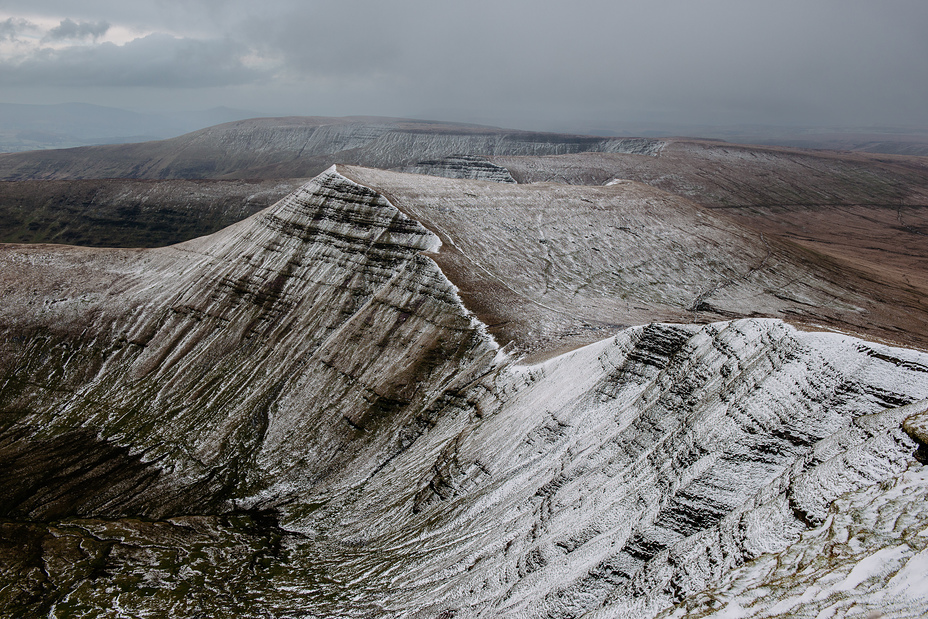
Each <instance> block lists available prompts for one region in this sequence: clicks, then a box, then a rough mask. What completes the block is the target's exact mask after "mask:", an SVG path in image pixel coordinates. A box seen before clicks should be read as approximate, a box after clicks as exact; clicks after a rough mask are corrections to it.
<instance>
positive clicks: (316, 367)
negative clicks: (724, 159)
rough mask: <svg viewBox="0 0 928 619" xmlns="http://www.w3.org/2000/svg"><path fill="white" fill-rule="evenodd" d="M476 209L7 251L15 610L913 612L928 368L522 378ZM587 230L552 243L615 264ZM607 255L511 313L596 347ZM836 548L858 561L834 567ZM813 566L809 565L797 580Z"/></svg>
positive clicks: (524, 286)
mask: <svg viewBox="0 0 928 619" xmlns="http://www.w3.org/2000/svg"><path fill="white" fill-rule="evenodd" d="M414 179H418V180H414ZM416 183H418V185H416ZM460 183H465V181H448V180H445V179H429V178H424V177H413V176H411V175H398V174H393V175H388V174H386V173H383V174H382V173H376V172H371V171H367V172H365V171H363V170H359V169H357V168H335V169H331V170H329V171H327V172H326V173H324V174H322V175H320V176H319V177H318V178H316V179H314V180H313V181H312V182H311V183H309V184H307V185H306V186H304V187H303V188H302V189H300V190H299V191H297V192H295V193H294V194H292V195H291V196H290V197H288V198H287V199H285V200H283V201H281V202H280V203H278V204H277V205H275V206H273V207H271V208H269V209H268V210H266V211H263V212H261V213H259V214H257V215H255V216H253V217H251V218H249V219H247V220H245V221H243V222H240V223H238V224H235V225H234V226H232V227H230V228H227V229H225V230H223V231H221V232H219V233H217V234H214V235H212V236H209V237H203V238H201V239H196V240H194V241H190V242H187V243H183V244H181V245H176V246H173V247H169V248H162V249H154V250H90V249H86V248H67V247H52V246H44V247H42V246H38V247H37V246H5V247H2V248H0V260H2V268H0V283H2V287H3V288H2V289H3V291H4V298H5V301H6V302H5V303H4V304H3V305H2V307H0V328H2V334H0V335H2V338H0V342H2V344H0V346H2V347H0V377H2V379H0V380H2V382H0V415H2V416H0V420H2V426H0V428H2V433H0V469H2V470H4V471H7V472H8V474H6V475H4V476H0V489H2V491H3V492H2V495H0V496H2V497H3V500H2V501H0V507H2V514H0V516H2V518H3V519H4V520H3V521H2V522H0V565H2V566H3V570H2V572H0V573H2V574H3V576H2V579H3V581H2V582H3V584H4V585H5V586H4V587H0V608H3V609H4V611H5V612H8V613H11V614H16V613H18V614H21V615H22V614H27V615H28V614H33V615H41V616H53V617H64V616H77V617H83V616H86V617H92V616H101V615H106V614H110V615H112V616H126V617H129V616H145V615H159V614H160V615H170V616H175V617H197V616H203V615H217V616H218V615H224V614H228V615H234V616H237V617H269V616H270V617H292V616H333V615H337V616H358V617H370V616H408V617H431V616H445V617H450V616H455V617H496V616H504V615H505V616H521V617H572V616H581V615H584V614H588V615H589V616H601V617H612V616H631V617H654V616H657V615H659V614H660V613H665V614H669V613H682V612H684V611H685V610H687V609H689V610H692V611H693V612H699V613H702V614H709V613H712V612H716V611H719V612H724V611H725V609H726V608H728V609H729V610H732V609H735V608H736V606H735V605H736V604H737V605H738V606H740V607H744V608H750V609H752V610H751V612H754V614H756V615H757V616H764V613H767V612H769V613H772V612H773V610H771V609H772V608H775V607H774V606H771V604H775V603H779V602H782V603H783V604H789V605H790V606H789V608H790V609H791V610H790V612H794V613H798V614H802V613H806V614H809V613H813V610H814V613H818V612H820V611H821V610H822V609H823V608H824V606H822V604H821V603H820V600H807V599H805V598H797V593H796V590H795V589H796V586H798V585H795V583H797V582H808V583H814V584H815V585H816V586H818V587H819V590H820V591H823V592H825V593H823V598H822V599H826V598H827V599H829V600H832V602H829V603H835V604H839V606H840V605H841V604H843V606H841V608H850V606H851V605H852V604H858V606H859V607H860V608H865V609H867V608H871V607H875V606H876V604H877V602H878V600H879V599H880V598H879V597H878V596H877V595H876V593H874V592H875V591H877V589H878V588H879V587H880V586H881V585H880V583H889V584H891V585H892V586H894V587H896V585H898V587H896V588H897V589H898V588H900V587H902V586H903V585H902V584H900V583H903V584H904V582H911V581H912V578H915V581H916V582H922V581H920V580H918V576H912V574H918V568H919V566H920V565H921V563H919V561H922V560H923V559H921V558H920V557H922V554H923V549H924V544H921V542H918V541H917V540H916V541H912V542H906V544H907V545H906V546H905V547H904V548H903V547H902V546H899V543H898V540H897V539H896V538H895V537H894V535H897V533H893V532H892V531H897V529H893V526H897V525H898V527H901V528H898V534H902V532H908V533H909V534H913V535H914V534H915V532H917V531H921V529H922V528H924V527H925V526H926V522H925V520H924V516H923V511H919V510H918V509H915V510H910V509H908V508H907V507H906V503H907V502H908V501H909V500H910V497H915V499H914V500H918V497H921V496H922V495H923V494H924V493H925V492H928V490H925V476H924V474H923V466H922V464H921V463H920V461H919V460H917V457H922V455H923V454H924V449H925V446H924V445H922V444H921V443H920V442H919V441H923V438H919V437H922V434H924V432H923V431H922V430H920V429H919V428H922V427H923V426H924V425H925V422H924V418H925V414H924V411H925V409H926V408H928V400H926V399H928V354H925V353H921V352H916V351H911V350H906V349H901V348H891V347H888V346H885V345H880V344H874V343H868V342H865V341H863V340H860V339H856V338H853V337H850V336H846V335H841V334H837V333H808V332H803V331H799V330H796V329H795V328H794V327H791V326H789V325H787V324H785V323H783V322H781V321H779V320H772V319H758V318H749V319H738V320H732V321H727V322H713V323H711V324H668V323H658V322H655V323H651V324H648V325H646V326H637V327H632V328H627V329H624V330H618V329H616V330H615V331H613V335H611V336H610V337H607V338H604V339H600V340H599V341H597V342H595V343H593V344H590V345H588V346H584V347H582V348H576V349H575V350H572V351H571V352H568V353H565V354H556V353H557V350H556V349H558V348H560V347H563V346H564V345H571V346H576V341H575V340H574V339H572V337H573V335H572V333H571V331H570V330H569V329H568V330H564V331H562V332H558V333H559V335H557V337H556V338H555V339H554V340H551V341H548V342H547V343H546V344H545V346H550V347H549V348H545V353H546V354H545V356H546V357H547V360H545V361H542V362H540V363H528V362H527V361H525V360H524V359H523V360H522V361H520V360H518V359H517V358H515V357H513V356H511V354H507V353H506V352H504V351H502V350H500V349H499V347H498V346H497V344H496V342H495V341H494V339H493V338H492V336H491V335H490V334H489V333H488V330H487V329H486V328H485V327H484V326H483V324H481V323H480V322H479V321H478V320H477V319H476V318H475V317H474V315H472V314H471V313H470V312H469V311H468V310H467V309H466V307H465V304H464V303H462V301H461V298H460V297H459V295H458V290H457V288H456V287H455V285H454V284H453V283H452V281H455V280H456V278H460V277H461V274H462V270H460V269H458V270H453V269H449V270H448V271H447V276H446V272H445V271H442V270H441V269H440V268H439V265H440V264H442V263H443V260H444V258H443V254H447V253H448V252H449V251H450V252H454V251H461V252H463V253H465V254H468V253H469V252H470V251H471V250H470V249H469V248H470V247H472V246H476V245H480V244H484V245H487V246H488V249H486V250H485V251H486V252H487V254H486V255H492V254H493V251H497V252H498V253H499V254H500V255H503V253H504V251H503V247H501V244H502V243H503V242H507V243H512V244H513V245H512V246H511V247H510V250H509V251H513V250H512V247H513V246H514V247H515V250H514V251H516V252H519V251H522V249H521V248H522V245H521V244H520V243H521V241H518V242H516V241H503V240H501V239H503V236H502V234H497V233H492V234H485V235H483V236H477V237H476V239H477V240H476V242H474V241H467V240H466V239H467V232H468V231H469V230H471V228H468V227H466V226H464V224H461V223H458V224H456V225H455V226H453V227H452V226H451V225H450V222H460V221H466V220H474V219H475V217H474V216H473V214H474V211H473V210H467V209H464V208H462V207H461V206H459V205H458V206H456V203H452V202H449V201H448V199H447V196H446V195H445V193H442V192H447V191H450V190H452V189H453V190H455V191H458V190H460V189H462V187H463V185H460ZM465 184H466V185H467V186H466V189H467V190H468V191H467V193H468V194H469V195H464V194H463V193H461V194H460V195H459V196H458V198H457V199H459V200H460V201H461V204H464V203H465V202H466V201H465V198H466V199H467V200H472V201H474V202H472V203H476V205H477V206H478V207H479V208H480V209H487V210H488V207H487V206H486V205H485V204H484V203H483V202H482V200H485V199H486V200H488V199H489V196H490V193H491V188H495V189H494V190H495V191H499V192H501V193H500V194H498V197H499V200H500V202H501V204H504V205H505V204H509V205H513V204H515V206H516V207H519V200H522V201H523V202H524V203H523V204H522V207H524V209H525V211H524V212H528V209H529V208H530V206H531V204H532V202H531V201H532V200H534V201H535V207H536V208H538V205H539V204H545V202H540V200H541V198H540V196H542V195H547V196H548V202H547V205H548V206H549V207H550V206H551V204H556V203H557V202H558V200H565V201H566V200H568V198H567V194H566V193H564V194H563V195H560V194H558V192H559V191H561V190H557V189H556V188H553V187H535V188H531V192H534V193H526V194H520V193H519V192H518V191H516V188H511V187H508V186H505V185H501V184H499V183H476V182H470V183H465ZM449 188H450V189H449ZM626 189H628V190H630V191H632V190H634V191H644V190H638V189H636V188H635V187H634V186H632V187H628V188H626ZM621 190H622V187H613V188H605V189H602V190H595V191H602V192H604V193H603V194H602V195H600V194H597V193H595V191H594V192H593V193H589V192H580V193H579V194H578V195H577V196H576V197H575V199H576V200H577V201H579V202H581V203H584V204H585V202H583V199H591V200H592V199H593V198H596V200H597V202H596V203H594V204H593V205H592V206H590V207H589V208H590V210H589V212H588V213H586V214H585V215H584V216H586V217H590V218H593V217H595V216H598V215H597V213H599V214H602V213H603V212H605V213H609V216H610V217H613V216H618V217H622V218H629V217H631V215H630V214H629V213H630V212H632V211H634V209H629V211H625V210H622V209H610V208H607V202H605V200H606V199H605V198H604V197H603V196H607V195H615V192H619V191H621ZM545 191H547V192H548V194H544V192H545ZM563 191H565V192H566V190H563ZM470 194H472V196H474V197H471V195H470ZM642 195H644V194H642ZM648 195H650V194H648ZM385 196H389V198H390V199H388V198H387V197H385ZM442 196H445V197H442ZM437 198H441V199H437ZM645 203H646V204H648V203H647V202H645ZM651 204H652V205H653V203H651ZM522 207H520V208H522ZM499 208H500V209H501V210H502V209H503V207H499ZM456 210H458V211H459V212H456ZM673 212H674V213H676V216H681V215H680V213H682V212H687V211H680V210H679V209H678V210H675V211H673ZM442 213H443V214H444V215H443V216H444V217H445V218H444V219H442V218H440V217H439V214H442ZM502 213H503V218H502V221H504V222H506V221H509V219H506V218H511V217H513V215H512V212H510V211H505V210H502ZM616 213H617V214H616ZM411 215H416V217H415V218H413V217H412V216H411ZM420 215H421V218H420ZM640 216H645V217H650V216H651V215H648V214H647V213H646V214H645V215H640ZM487 218H488V223H487V225H488V226H490V227H491V229H493V227H494V226H497V224H496V223H494V217H493V215H492V213H489V212H488V213H487ZM575 218H576V219H579V215H577V214H576V212H575ZM591 220H592V219H591ZM420 221H421V223H420ZM596 221H598V220H596ZM629 221H630V222H631V223H629V224H628V225H627V228H628V229H629V230H633V231H638V230H639V229H640V230H642V231H643V230H645V228H647V226H646V225H644V224H643V223H641V224H640V225H639V223H636V221H637V220H635V221H632V220H629ZM647 221H651V220H650V219H648V220H647ZM568 224H569V225H568ZM474 225H477V224H476V223H475V224H474ZM578 226H579V224H576V225H575V222H564V226H563V230H562V234H563V235H564V236H565V238H566V237H576V242H577V243H580V244H582V243H583V242H586V243H594V244H595V243H596V241H595V240H593V241H591V240H590V239H584V240H583V242H581V238H582V237H583V234H582V233H581V232H578V230H579V229H581V228H582V226H580V227H578ZM587 227H589V226H587ZM672 228H673V226H672V224H671V223H668V224H667V227H664V228H660V229H661V230H663V231H667V230H669V229H672ZM709 228H711V226H708V225H707V226H706V229H707V230H708V229H709ZM586 234H587V236H590V233H589V232H587V233H586ZM669 237H670V238H671V239H674V238H676V237H674V236H673V235H669ZM511 238H512V237H510V239H511ZM532 240H533V241H535V239H532ZM452 243H453V245H452ZM469 243H473V245H470V244H469ZM541 245H544V244H543V243H542V244H541ZM761 245H762V243H761ZM650 246H651V248H652V249H655V247H656V246H655V244H654V243H651V244H650ZM603 247H604V248H606V249H609V250H610V251H614V252H615V255H618V250H615V248H614V247H613V246H612V245H603ZM615 247H618V245H616V246H615ZM655 251H662V250H657V249H655ZM587 253H588V254H589V256H593V255H594V250H592V249H589V250H588V252H587ZM587 253H583V252H579V253H578V252H565V253H563V254H561V253H557V252H554V253H551V254H548V255H549V256H550V260H551V265H550V267H549V269H548V270H547V271H544V272H545V273H547V274H548V279H547V280H544V279H542V280H540V281H533V280H532V278H531V276H530V275H525V274H523V275H521V276H519V277H513V278H511V279H509V280H507V282H508V283H507V285H508V286H509V289H510V291H511V292H513V293H514V294H517V295H522V296H523V297H531V296H532V295H535V294H537V290H536V289H533V288H532V285H534V284H539V283H541V282H543V281H547V282H549V287H550V288H551V289H552V290H554V291H555V293H552V294H551V295H550V297H549V298H548V299H547V300H546V301H545V303H546V305H548V309H549V310H550V311H553V314H555V315H558V316H561V318H560V320H561V321H562V323H563V321H565V320H568V318H565V316H568V317H569V316H570V315H571V314H572V313H575V314H577V315H584V312H588V311H589V307H590V306H591V305H593V304H594V303H597V302H600V301H599V300H600V299H602V298H603V297H602V291H601V290H600V288H598V287H596V286H593V285H587V286H577V287H575V289H573V294H565V293H564V291H563V290H562V289H561V288H559V287H564V286H567V285H569V284H571V282H572V280H571V277H572V275H571V274H572V273H574V272H575V271H582V269H581V267H580V266H579V265H580V264H581V263H580V260H581V259H580V258H578V256H585V255H587ZM471 255H472V254H471ZM658 258H659V256H658ZM433 259H434V260H433ZM507 259H508V258H507ZM656 259H657V258H656ZM707 259H708V258H707ZM436 261H437V262H436ZM529 262H530V261H529ZM474 264H475V265H477V266H476V267H475V266H472V267H471V268H474V269H476V268H477V267H479V265H480V264H487V262H484V261H482V260H479V259H478V260H477V262H476V263H474ZM584 264H585V263H584ZM796 268H798V267H796ZM449 277H450V279H449ZM459 281H461V280H459ZM464 281H466V280H464ZM466 298H469V297H465V299H466ZM594 307H601V306H600V305H594ZM552 324H554V323H552ZM530 332H531V329H525V330H522V328H521V327H520V329H519V330H517V331H516V333H517V334H526V335H527V334H529V333H530ZM558 338H560V339H558ZM525 341H530V340H529V339H526V340H525ZM920 432H922V434H920ZM868 504H872V505H873V506H874V507H873V509H870V511H867V508H866V505H868ZM879 506H883V507H879ZM855 510H856V511H855ZM895 513H898V514H903V513H905V514H908V515H907V516H906V517H905V518H903V519H902V520H900V519H898V518H895V519H894V516H893V514H895ZM855 514H862V515H855ZM890 522H896V523H897V525H892V524H890ZM870 523H872V526H873V527H876V530H879V531H881V533H880V534H879V535H874V536H870V537H867V536H866V531H867V530H868V527H870V526H871V524H870ZM849 536H860V537H861V538H862V541H861V543H857V542H851V541H849V539H851V538H850V537H849ZM864 537H865V538H866V539H863V538H864ZM855 539H856V538H855ZM817 540H818V541H817ZM821 540H832V541H827V544H830V545H828V546H827V548H831V549H836V550H835V553H836V554H834V557H835V558H833V560H826V561H825V563H821V562H818V563H816V559H814V557H816V556H817V553H819V550H818V549H820V548H824V547H826V546H825V544H826V542H823V541H821ZM841 544H844V546H841ZM920 544H921V545H920ZM819 554H820V553H819ZM813 564H814V565H813ZM790 565H797V566H800V567H801V569H803V570H805V569H806V567H808V566H810V565H811V566H812V567H811V568H809V569H810V570H811V571H809V570H806V571H804V572H803V576H802V578H804V579H805V580H801V579H800V580H794V581H788V580H784V577H783V570H786V569H788V568H787V567H784V566H790ZM777 570H780V571H777ZM897 574H901V575H902V576H899V578H896V576H895V575H897ZM862 576H863V577H862ZM839 578H840V579H844V580H841V581H840V582H839V583H838V584H835V582H836V579H839ZM893 579H896V580H893ZM906 579H908V580H906ZM903 581H904V582H903ZM841 583H844V584H841ZM772 589H776V591H777V593H776V596H777V597H776V600H777V602H770V601H769V599H768V598H764V597H763V593H764V592H765V591H769V590H772ZM894 590H895V589H894ZM900 590H902V589H900ZM920 591H921V590H917V589H916V588H913V587H911V586H909V587H908V588H907V589H905V592H906V595H907V596H908V597H904V596H901V597H900V598H899V599H898V600H896V601H895V602H894V604H895V606H893V609H894V610H893V612H894V613H896V615H898V616H905V615H906V613H909V615H911V614H912V613H913V612H914V610H913V609H919V608H924V601H925V600H924V594H922V593H920ZM829 596H831V597H829ZM835 596H837V597H835ZM868 596H869V597H868ZM718 600H721V602H718ZM720 604H721V606H720ZM919 604H921V605H922V606H919ZM837 607H838V606H836V608H837ZM814 613H813V614H814Z"/></svg>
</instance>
